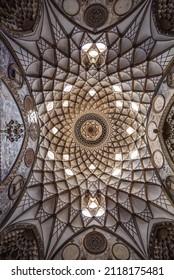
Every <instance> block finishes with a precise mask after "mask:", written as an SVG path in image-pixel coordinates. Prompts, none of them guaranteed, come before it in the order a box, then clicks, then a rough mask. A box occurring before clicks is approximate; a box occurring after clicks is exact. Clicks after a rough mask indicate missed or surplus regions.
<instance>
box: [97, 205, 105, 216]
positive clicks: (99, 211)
mask: <svg viewBox="0 0 174 280" xmlns="http://www.w3.org/2000/svg"><path fill="white" fill-rule="evenodd" d="M104 213H105V209H104V208H103V207H100V208H99V210H98V212H97V214H96V217H101V216H102V215H103V214H104Z"/></svg>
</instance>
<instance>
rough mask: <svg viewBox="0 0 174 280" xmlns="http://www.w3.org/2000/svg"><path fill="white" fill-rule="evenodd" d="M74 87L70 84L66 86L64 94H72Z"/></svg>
mask: <svg viewBox="0 0 174 280" xmlns="http://www.w3.org/2000/svg"><path fill="white" fill-rule="evenodd" d="M72 87H73V86H72V85H70V84H65V86H64V89H63V91H64V92H70V91H71V90H72Z"/></svg>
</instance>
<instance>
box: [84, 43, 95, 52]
mask: <svg viewBox="0 0 174 280" xmlns="http://www.w3.org/2000/svg"><path fill="white" fill-rule="evenodd" d="M92 45H93V44H92V43H87V44H85V45H84V46H83V47H82V50H83V51H84V52H87V51H88V50H89V49H90V48H91V47H92Z"/></svg>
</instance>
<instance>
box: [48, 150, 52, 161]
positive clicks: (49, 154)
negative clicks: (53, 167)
mask: <svg viewBox="0 0 174 280" xmlns="http://www.w3.org/2000/svg"><path fill="white" fill-rule="evenodd" d="M47 155H48V157H49V159H51V160H54V153H53V152H51V151H48V154H47Z"/></svg>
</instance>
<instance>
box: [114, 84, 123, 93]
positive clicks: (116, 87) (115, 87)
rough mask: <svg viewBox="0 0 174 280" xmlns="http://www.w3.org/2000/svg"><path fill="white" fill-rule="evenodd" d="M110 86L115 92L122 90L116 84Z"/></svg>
mask: <svg viewBox="0 0 174 280" xmlns="http://www.w3.org/2000/svg"><path fill="white" fill-rule="evenodd" d="M112 87H113V89H114V90H115V91H116V92H121V91H122V90H121V88H120V87H119V86H118V85H113V86H112Z"/></svg>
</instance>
